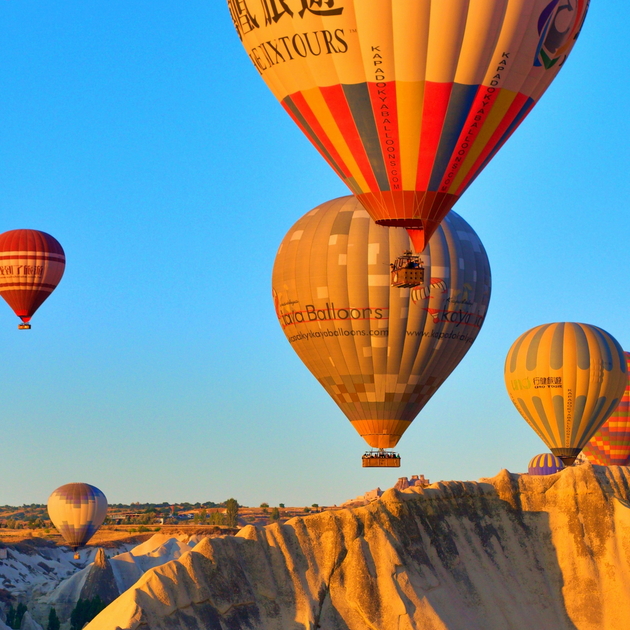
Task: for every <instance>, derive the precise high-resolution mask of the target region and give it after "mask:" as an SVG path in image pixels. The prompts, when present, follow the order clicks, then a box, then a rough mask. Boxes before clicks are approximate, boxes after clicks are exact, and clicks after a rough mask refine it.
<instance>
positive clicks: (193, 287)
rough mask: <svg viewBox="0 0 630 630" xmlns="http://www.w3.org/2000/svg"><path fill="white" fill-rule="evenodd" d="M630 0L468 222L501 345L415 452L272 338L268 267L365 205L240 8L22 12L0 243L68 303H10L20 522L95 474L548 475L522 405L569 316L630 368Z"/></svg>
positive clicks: (4, 343)
mask: <svg viewBox="0 0 630 630" xmlns="http://www.w3.org/2000/svg"><path fill="white" fill-rule="evenodd" d="M627 24H630V4H629V3H627V2H622V1H621V0H608V1H607V2H601V1H598V0H594V1H593V2H592V5H591V10H590V14H589V16H588V18H587V21H586V25H585V27H584V30H583V32H582V35H581V38H580V40H579V42H578V44H577V46H576V49H575V50H574V52H573V54H572V56H571V58H570V59H569V61H568V62H567V64H566V66H565V67H564V68H563V70H562V72H561V73H560V75H559V77H558V79H557V80H556V82H555V83H554V84H553V85H552V87H551V88H550V90H549V91H548V93H547V94H546V95H545V96H544V97H543V99H542V101H541V102H540V103H539V104H538V106H537V107H536V109H534V111H533V113H532V114H531V115H530V116H529V118H528V119H527V120H526V122H525V123H524V124H523V126H522V127H521V128H520V129H519V130H518V132H517V133H516V134H515V136H513V137H512V139H511V140H510V142H509V143H508V144H507V145H506V146H505V147H504V148H503V149H502V151H501V152H500V153H499V154H498V155H497V157H496V158H495V159H494V160H493V162H492V163H491V164H490V166H489V167H488V168H487V169H486V170H485V171H484V173H483V174H482V175H481V176H480V177H479V178H478V180H477V181H476V182H475V183H474V185H473V186H472V187H471V188H470V189H469V190H468V191H467V193H466V195H465V196H464V197H463V198H462V200H461V201H460V202H459V203H458V204H457V206H456V210H457V211H458V212H459V213H460V214H461V215H462V216H463V217H464V218H465V219H466V220H467V221H468V222H469V223H470V224H471V225H472V226H473V228H474V229H475V230H476V231H477V233H478V234H479V236H480V237H481V239H482V241H483V242H484V244H485V246H486V249H487V251H488V255H489V257H490V262H491V266H492V271H493V296H492V301H491V304H490V309H489V313H488V318H487V320H486V323H485V326H484V329H483V330H482V332H481V335H480V337H479V339H478V340H477V342H476V344H475V345H474V346H473V348H472V350H471V351H470V352H469V354H468V355H467V356H466V357H465V359H464V361H463V362H462V363H461V365H460V366H459V367H458V368H457V369H456V370H455V372H454V373H453V374H452V376H451V377H450V379H449V380H448V381H447V382H446V383H445V384H444V386H443V387H442V388H441V390H440V391H439V392H438V393H437V394H436V395H435V397H434V398H433V399H432V400H431V401H430V402H429V404H428V405H427V406H426V407H425V409H424V410H423V412H422V413H421V414H420V416H419V417H418V418H417V420H416V421H415V422H414V424H413V425H412V427H411V428H410V429H409V430H408V431H407V433H406V434H405V436H404V438H403V439H402V441H401V443H400V451H401V453H402V456H403V466H402V468H401V469H400V470H399V471H396V470H392V471H389V472H387V471H380V470H365V471H364V470H362V469H361V468H360V455H361V453H362V452H363V450H364V443H363V440H362V439H361V438H360V437H359V436H358V434H356V432H355V431H354V429H353V428H352V427H351V425H350V423H349V422H348V421H347V420H346V419H345V417H344V416H343V414H342V413H341V412H340V411H339V410H338V409H337V407H336V406H335V404H334V403H333V401H332V400H330V399H329V398H328V396H327V395H326V394H325V392H324V391H323V390H322V389H321V388H320V386H319V384H318V383H317V382H316V381H315V380H314V379H313V377H312V376H311V375H310V373H309V372H308V371H307V370H306V368H304V367H303V366H302V365H301V363H300V361H299V359H298V358H297V356H296V355H295V354H294V353H293V351H292V349H291V348H290V346H289V344H288V343H287V341H286V339H285V337H284V335H283V333H282V331H281V329H280V326H279V325H278V323H277V321H276V320H275V315H274V309H273V303H272V300H271V289H270V286H271V269H272V266H273V260H274V257H275V253H276V250H277V247H278V245H279V244H280V241H281V240H282V237H283V236H284V234H285V233H286V232H287V230H288V229H289V228H290V227H291V225H292V224H293V223H294V222H295V221H296V220H297V219H298V218H299V217H300V216H301V215H302V214H304V213H305V212H306V211H308V210H309V209H311V208H313V207H314V206H316V205H318V204H319V203H321V202H323V201H327V200H329V199H333V198H335V197H338V196H341V195H345V194H347V189H346V188H345V187H344V185H343V184H342V183H341V181H340V180H338V179H337V176H336V175H335V174H334V173H333V172H332V170H331V169H330V168H329V167H328V165H327V164H326V163H325V162H324V161H323V159H322V158H321V157H320V156H319V154H318V153H317V152H316V151H315V149H313V148H312V146H311V145H310V143H309V142H308V141H307V140H306V139H305V138H304V137H303V136H302V134H301V132H300V131H299V130H298V129H297V127H295V126H294V124H293V123H292V122H291V120H290V119H289V118H288V116H286V114H285V113H284V112H283V110H282V109H281V107H280V105H279V104H278V103H277V102H276V100H275V99H274V97H273V96H272V95H271V93H270V92H269V91H268V89H267V87H266V86H265V85H264V83H263V81H262V80H261V79H260V77H259V76H258V74H257V72H256V71H255V69H254V68H253V66H252V65H251V63H250V61H249V59H248V58H247V56H246V54H245V52H244V50H243V49H242V47H241V44H240V42H239V39H238V37H237V36H236V34H235V32H234V29H233V26H232V23H231V21H230V18H229V14H228V11H227V6H226V3H225V2H223V0H211V1H204V2H202V1H200V0H191V1H189V2H185V3H182V2H167V1H165V0H152V1H151V2H149V1H148V0H136V1H135V2H133V3H129V2H124V3H123V2H122V1H120V0H108V1H107V2H105V1H104V0H94V1H93V2H90V3H86V2H80V1H79V0H67V1H66V2H64V3H61V4H60V3H58V2H52V1H50V0H46V1H44V0H30V1H29V2H25V1H24V0H6V1H5V2H2V3H1V4H0V59H1V61H0V120H2V132H1V133H0V163H1V165H2V168H0V231H5V230H9V229H15V228H21V227H31V228H35V229H41V230H44V231H46V232H50V233H51V234H53V235H54V236H55V237H56V238H57V239H58V240H59V241H60V242H61V243H62V245H63V247H64V249H65V251H66V255H67V261H68V262H67V267H66V274H65V277H64V279H63V280H62V282H61V284H60V285H59V288H58V289H57V291H56V292H55V294H54V295H53V296H52V297H51V298H50V299H49V300H48V302H46V303H45V304H44V306H43V307H42V308H41V309H40V311H39V312H38V313H37V314H36V315H35V317H34V318H33V322H32V323H33V329H32V330H31V331H30V332H28V333H24V332H18V331H17V323H18V320H17V318H15V317H14V316H13V314H12V312H11V311H10V309H9V308H8V306H5V305H4V304H2V303H0V307H1V308H0V348H2V353H3V357H4V359H3V360H2V361H1V362H0V383H2V385H1V389H0V392H1V394H0V395H1V399H0V400H1V406H0V410H1V415H0V422H1V423H2V435H3V446H4V448H3V456H2V458H0V479H1V480H2V482H1V483H0V504H5V503H9V504H22V503H31V502H38V503H39V502H45V501H46V500H47V498H48V495H49V494H50V493H51V492H52V490H54V488H56V487H57V486H59V485H61V484H63V483H67V482H69V481H86V482H88V483H92V484H94V485H96V486H98V487H99V488H101V489H102V490H103V491H104V492H105V494H106V495H107V497H108V498H109V500H110V501H111V502H129V501H175V500H180V501H182V500H188V501H207V500H213V501H221V500H224V499H226V498H228V497H230V496H234V497H235V498H237V499H238V500H239V501H240V502H241V503H242V504H245V505H258V504H260V503H261V502H262V501H267V502H269V503H270V504H275V503H279V502H283V503H286V504H287V505H289V504H298V505H302V504H308V505H310V504H311V503H314V502H316V503H320V504H333V503H340V502H342V501H344V500H347V499H349V498H351V497H354V496H356V495H357V494H362V493H363V492H364V491H366V490H369V489H371V488H374V487H376V486H380V487H381V488H387V487H390V486H392V485H393V484H394V483H395V481H396V478H397V477H398V476H400V475H411V474H425V475H426V476H427V477H429V478H430V479H431V480H440V479H444V480H447V479H478V478H480V477H482V476H492V475H494V474H496V473H497V472H499V470H501V469H502V468H508V469H509V470H511V471H515V472H516V471H522V470H525V469H526V466H527V462H528V461H529V459H530V458H531V457H532V456H533V455H535V454H537V453H539V452H543V451H544V450H545V447H544V445H543V444H542V443H541V442H540V440H539V439H538V438H537V437H536V435H535V434H534V433H533V431H531V429H529V427H528V426H527V425H526V424H525V422H524V421H523V420H522V419H521V417H520V416H519V415H518V413H517V412H516V410H515V409H514V408H513V407H512V404H511V402H510V400H509V398H508V396H507V394H506V392H505V387H504V384H503V362H504V360H505V355H506V354H507V351H508V349H509V347H510V345H511V344H512V342H513V341H514V340H515V339H516V337H517V336H518V335H519V334H521V333H522V332H524V331H525V330H526V329H528V328H531V327H533V326H535V325H538V324H542V323H546V322H550V321H581V322H586V323H592V324H595V325H597V326H600V327H602V328H604V329H606V330H608V331H609V332H610V333H611V334H612V335H614V336H615V337H616V338H617V339H618V340H619V342H620V343H621V345H622V346H623V347H624V348H626V349H630V332H629V329H628V312H629V311H630V297H629V295H628V277H629V269H628V254H627V242H628V236H629V234H630V219H629V213H628V202H627V200H626V198H625V195H623V194H621V192H622V190H623V189H624V183H625V181H626V180H627V173H628V170H629V166H630V163H629V162H630V160H629V157H628V151H627V149H626V143H627V137H628V132H629V131H630V129H629V124H628V101H629V97H630V93H629V88H628V86H627V84H626V82H625V81H624V80H623V77H624V70H623V67H624V63H625V62H624V59H625V58H626V47H627V46H626V29H627V26H626V25H627Z"/></svg>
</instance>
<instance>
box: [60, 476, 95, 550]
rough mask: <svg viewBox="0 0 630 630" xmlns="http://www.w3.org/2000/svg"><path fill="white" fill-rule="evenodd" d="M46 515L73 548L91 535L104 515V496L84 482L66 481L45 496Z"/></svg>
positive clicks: (81, 544) (77, 547)
mask: <svg viewBox="0 0 630 630" xmlns="http://www.w3.org/2000/svg"><path fill="white" fill-rule="evenodd" d="M48 516H50V520H51V521H52V522H53V525H54V526H55V527H56V528H57V530H58V531H59V533H60V534H61V535H62V536H63V537H64V539H65V541H66V542H67V543H68V545H69V546H70V547H72V549H74V551H76V550H77V549H79V547H83V546H85V545H86V543H87V542H88V541H89V540H90V538H92V536H94V534H95V533H96V531H97V530H98V528H99V527H100V526H101V525H102V524H103V521H104V520H105V517H106V516H107V499H106V498H105V495H104V494H103V493H102V492H101V491H100V490H99V489H98V488H95V487H94V486H91V485H90V484H87V483H68V484H66V485H65V486H61V487H60V488H57V489H56V490H55V491H54V492H53V493H52V494H51V495H50V498H49V499H48Z"/></svg>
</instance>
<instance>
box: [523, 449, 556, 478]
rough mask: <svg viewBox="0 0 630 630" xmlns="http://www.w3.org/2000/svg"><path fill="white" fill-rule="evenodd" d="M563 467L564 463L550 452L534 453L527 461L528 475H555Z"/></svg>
mask: <svg viewBox="0 0 630 630" xmlns="http://www.w3.org/2000/svg"><path fill="white" fill-rule="evenodd" d="M563 469H564V464H563V463H562V460H561V459H560V458H559V457H556V456H555V455H552V454H551V453H543V454H542V455H536V457H534V458H532V460H531V461H530V462H529V466H528V468H527V472H528V474H530V475H555V474H556V473H557V472H560V471H561V470H563Z"/></svg>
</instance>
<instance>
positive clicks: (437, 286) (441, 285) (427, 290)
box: [411, 278, 448, 304]
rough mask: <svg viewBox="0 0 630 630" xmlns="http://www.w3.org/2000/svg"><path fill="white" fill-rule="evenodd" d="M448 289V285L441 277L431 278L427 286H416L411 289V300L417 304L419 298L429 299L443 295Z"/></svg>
mask: <svg viewBox="0 0 630 630" xmlns="http://www.w3.org/2000/svg"><path fill="white" fill-rule="evenodd" d="M447 291H448V286H447V285H446V282H444V280H442V278H431V282H430V283H429V286H428V287H427V286H425V287H417V288H415V289H412V290H411V301H412V302H413V303H414V304H417V303H418V302H420V301H421V300H426V299H427V298H429V299H431V298H434V297H436V296H438V295H444V294H445V293H446V292H447Z"/></svg>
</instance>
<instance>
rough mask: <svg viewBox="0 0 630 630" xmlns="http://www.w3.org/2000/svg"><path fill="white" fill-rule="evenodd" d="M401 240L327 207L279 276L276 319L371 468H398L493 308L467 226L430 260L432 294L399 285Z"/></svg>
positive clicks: (277, 267)
mask: <svg viewBox="0 0 630 630" xmlns="http://www.w3.org/2000/svg"><path fill="white" fill-rule="evenodd" d="M409 247H410V241H409V237H408V236H407V234H406V232H404V231H403V230H389V229H387V228H385V227H382V226H379V225H377V224H376V223H374V221H372V220H371V219H370V216H369V215H368V213H367V212H366V211H365V209H364V208H363V207H362V206H361V205H360V204H359V203H358V201H357V200H356V199H355V198H353V197H343V198H341V199H335V200H333V201H329V202H327V203H324V204H323V205H321V206H319V207H318V208H315V209H314V210H311V211H310V212H308V213H307V214H306V215H304V216H303V217H302V218H301V219H300V220H299V221H298V222H297V223H296V224H295V225H294V226H293V227H292V228H291V229H290V230H289V232H288V234H287V235H286V236H285V238H284V240H283V241H282V244H281V245H280V248H279V250H278V254H277V256H276V261H275V264H274V268H273V281H272V288H273V298H274V302H275V308H276V314H277V317H278V321H279V322H280V325H281V326H282V329H283V331H284V333H285V335H286V337H287V339H288V341H289V343H290V344H291V346H292V348H293V349H294V350H295V352H296V353H297V354H298V356H299V357H300V359H302V361H303V362H304V364H305V365H306V367H307V368H308V369H309V370H310V371H311V373H312V374H313V375H314V376H315V378H316V379H317V380H318V381H319V382H320V384H321V385H322V386H323V387H324V389H325V390H326V392H327V393H328V394H329V395H330V396H331V397H332V399H333V400H334V401H335V402H336V403H337V405H338V406H339V407H340V409H341V410H342V411H343V413H344V414H345V415H346V416H347V418H348V419H349V420H350V422H351V423H352V425H353V426H354V428H355V429H356V430H357V431H358V432H359V434H360V435H361V436H362V437H363V438H364V439H365V441H366V442H367V443H368V445H369V446H370V447H372V448H373V449H378V450H376V451H375V452H373V453H370V454H368V455H367V456H366V457H364V459H363V465H364V466H366V467H371V466H396V465H400V460H399V458H398V457H397V456H395V457H394V456H391V454H387V453H385V449H393V448H394V447H395V446H396V444H397V443H398V441H399V440H400V437H401V436H402V434H403V433H404V432H405V430H406V429H407V428H408V427H409V425H410V424H411V422H412V421H413V419H414V418H415V417H416V416H417V415H418V413H419V412H420V411H421V409H422V408H423V407H424V406H425V405H426V404H427V402H428V401H429V399H430V398H431V397H432V396H433V394H435V392H436V391H437V390H438V388H439V387H440V386H441V385H442V383H443V382H444V381H445V380H446V378H447V377H448V376H449V374H450V373H451V372H452V371H453V370H454V369H455V367H456V366H457V365H458V364H459V362H460V361H461V360H462V358H463V357H464V355H465V354H466V352H468V350H469V349H470V347H471V345H472V343H473V342H474V341H475V339H476V338H477V335H478V333H479V330H480V328H481V325H482V324H483V321H484V318H485V315H486V310H487V308H488V303H489V300H490V289H491V286H490V285H491V280H490V266H489V263H488V258H487V256H486V252H485V250H484V247H483V245H482V244H481V241H480V240H479V237H478V236H477V234H475V232H474V231H473V229H472V228H471V227H470V226H469V225H468V224H467V223H466V222H465V221H464V220H463V219H462V218H461V217H460V216H458V215H457V214H455V213H452V214H450V215H449V216H448V217H447V218H446V219H445V220H444V222H443V223H442V225H441V226H440V227H439V229H438V230H437V232H436V233H435V234H434V236H433V238H432V239H431V241H430V242H429V244H428V246H427V247H426V249H425V250H424V251H423V252H422V257H423V259H424V261H425V264H426V271H427V274H428V277H429V278H430V281H429V284H428V285H427V286H423V287H418V288H415V289H410V288H395V287H392V286H391V285H390V275H389V260H390V256H391V255H395V256H397V255H399V254H401V252H403V251H405V250H408V249H409Z"/></svg>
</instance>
